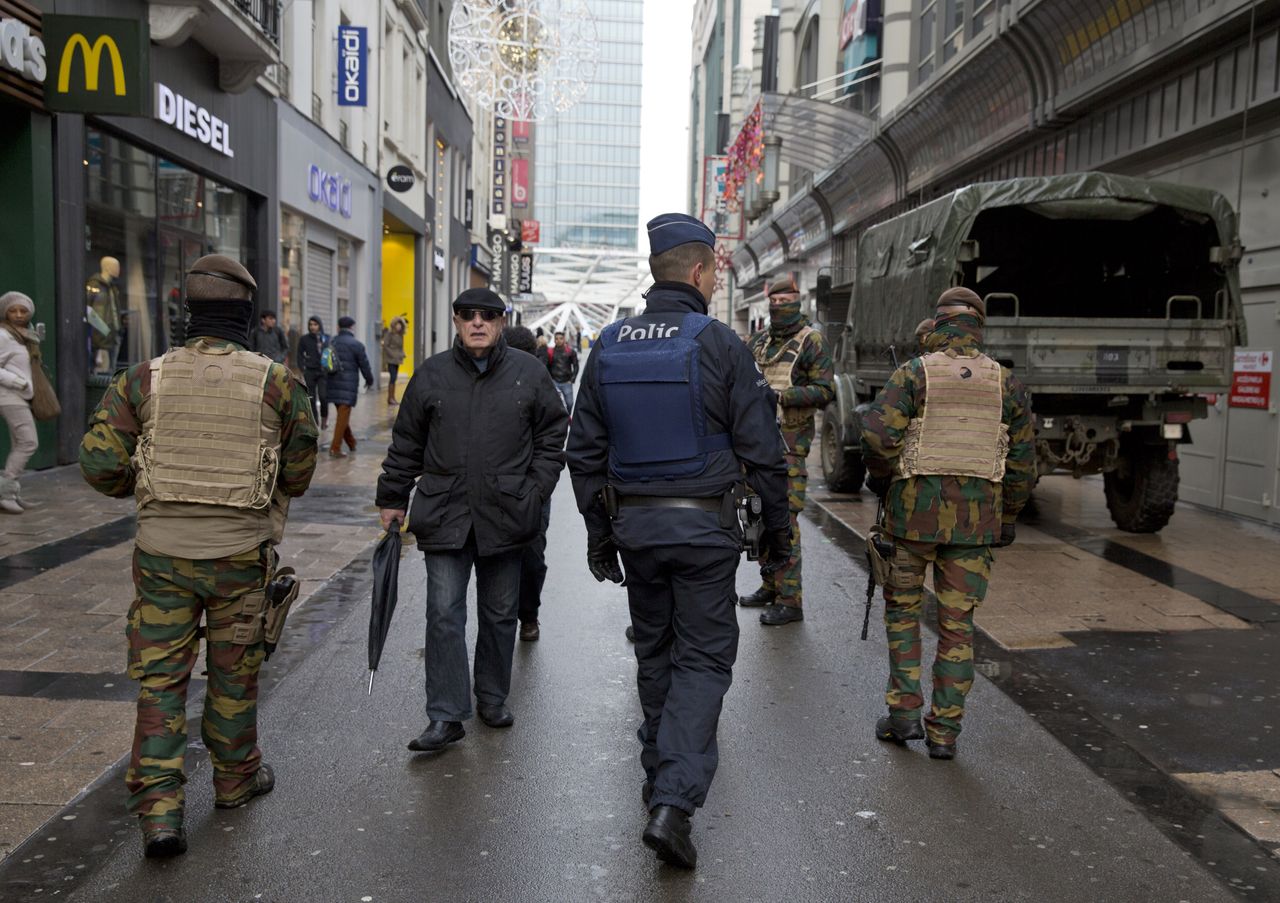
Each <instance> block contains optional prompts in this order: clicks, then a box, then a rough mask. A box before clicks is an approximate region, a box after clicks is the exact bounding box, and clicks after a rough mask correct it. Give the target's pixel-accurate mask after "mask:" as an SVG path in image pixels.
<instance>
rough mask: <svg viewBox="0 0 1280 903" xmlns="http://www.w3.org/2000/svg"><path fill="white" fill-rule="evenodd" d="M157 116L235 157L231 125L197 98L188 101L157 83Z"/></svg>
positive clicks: (203, 142) (219, 150)
mask: <svg viewBox="0 0 1280 903" xmlns="http://www.w3.org/2000/svg"><path fill="white" fill-rule="evenodd" d="M156 119H159V120H160V121H161V122H163V123H164V124H165V125H171V126H173V127H174V128H175V129H177V130H178V131H180V132H182V133H183V134H185V135H189V136H190V137H192V138H194V139H196V140H197V141H199V142H200V143H201V144H205V145H208V146H209V147H211V148H213V149H214V150H216V151H217V152H218V153H220V154H225V155H226V156H228V157H234V156H235V155H236V152H235V151H234V150H232V149H231V127H230V126H228V125H227V124H226V123H225V122H223V121H222V120H221V119H219V118H218V117H217V116H214V115H213V114H212V113H210V112H209V111H208V110H206V109H205V108H204V107H202V106H200V105H199V104H198V103H196V102H195V101H194V100H187V98H185V97H183V96H182V95H181V94H177V93H175V92H174V91H173V89H172V88H170V87H169V86H168V85H162V84H161V83H160V82H156Z"/></svg>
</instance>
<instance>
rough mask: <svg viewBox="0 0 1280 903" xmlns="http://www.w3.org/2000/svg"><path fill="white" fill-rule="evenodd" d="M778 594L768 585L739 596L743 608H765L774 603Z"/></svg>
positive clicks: (739, 602)
mask: <svg viewBox="0 0 1280 903" xmlns="http://www.w3.org/2000/svg"><path fill="white" fill-rule="evenodd" d="M777 598H778V594H777V593H775V592H774V591H773V590H771V589H769V588H768V587H767V586H762V587H760V588H759V589H758V590H756V591H755V592H754V593H752V594H751V595H749V596H739V597H738V604H739V605H741V606H742V607H743V608H763V607H764V606H766V605H772V604H773V603H774V600H775V599H777Z"/></svg>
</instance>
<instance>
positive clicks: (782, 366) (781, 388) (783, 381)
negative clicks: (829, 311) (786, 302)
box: [755, 326, 814, 429]
mask: <svg viewBox="0 0 1280 903" xmlns="http://www.w3.org/2000/svg"><path fill="white" fill-rule="evenodd" d="M813 331H814V330H813V327H812V326H806V327H804V328H803V329H801V330H800V331H799V332H797V333H796V334H795V335H793V336H791V338H789V339H787V341H786V342H784V343H783V345H782V347H781V348H780V349H779V350H778V351H776V352H775V353H774V355H773V356H772V357H770V356H769V355H768V354H767V353H766V350H765V349H767V348H768V347H769V338H768V336H767V335H766V336H765V339H764V341H763V342H762V343H761V344H760V345H758V346H757V347H756V349H755V352H756V354H755V359H756V363H757V364H759V365H760V370H761V372H763V373H764V378H765V379H766V380H768V381H769V388H771V389H773V391H774V392H775V393H776V394H777V396H778V422H779V423H781V424H782V425H783V427H784V428H786V429H796V428H797V427H801V426H804V424H805V421H807V420H808V419H809V418H810V417H812V416H813V408H800V407H793V408H784V407H783V406H782V393H783V392H785V391H786V390H787V389H790V388H791V387H792V386H793V385H795V380H794V374H795V369H796V360H797V359H798V358H799V357H800V352H801V350H802V349H803V348H804V342H805V339H807V338H808V337H809V333H811V332H813Z"/></svg>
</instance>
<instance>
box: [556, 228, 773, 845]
mask: <svg viewBox="0 0 1280 903" xmlns="http://www.w3.org/2000/svg"><path fill="white" fill-rule="evenodd" d="M648 232H649V246H650V252H651V253H650V257H649V266H650V269H651V270H652V272H653V278H654V280H655V283H654V285H653V287H652V288H650V289H649V291H648V292H647V293H646V294H645V300H646V307H645V312H644V314H642V315H640V316H638V317H628V318H626V319H625V320H620V321H618V322H615V323H612V324H610V325H609V326H608V327H606V328H605V329H604V331H603V332H602V333H601V335H600V338H599V341H598V342H597V343H596V348H595V351H594V353H593V354H592V355H591V357H590V358H588V359H587V366H586V370H585V371H584V373H583V378H582V386H581V392H580V394H579V397H578V404H577V407H576V408H575V409H574V412H573V427H572V429H571V430H570V433H569V447H568V461H569V472H570V474H571V475H572V478H573V489H574V494H575V495H576V497H577V501H578V509H579V510H580V511H581V512H582V515H583V518H584V519H585V521H586V525H587V563H588V566H589V567H590V569H591V573H592V575H593V576H594V577H595V578H596V579H597V580H605V579H608V580H612V581H613V582H615V583H621V582H622V579H623V572H622V569H620V568H619V566H618V556H619V554H621V558H622V565H623V566H624V567H625V569H626V588H627V599H628V602H629V604H630V609H631V626H632V627H633V628H634V634H635V655H636V661H637V663H638V665H639V667H638V670H637V674H636V684H637V689H638V691H639V696H640V706H641V708H642V709H643V711H644V724H643V726H642V727H641V728H640V732H639V737H640V743H641V754H640V764H641V766H642V767H643V769H644V776H645V782H644V785H643V788H642V791H641V796H642V798H643V800H644V803H645V807H646V808H647V809H648V810H649V812H650V818H649V822H648V825H647V826H646V828H645V830H644V834H643V839H644V842H645V844H646V845H648V846H649V847H650V848H652V849H653V850H655V851H656V852H657V854H658V856H659V858H661V859H662V860H663V861H665V862H669V863H673V864H675V865H679V866H683V867H686V868H693V867H694V865H695V864H696V862H697V851H696V849H695V848H694V845H693V841H692V838H691V827H690V822H689V818H690V816H692V815H693V813H694V812H695V811H696V810H697V809H698V808H699V807H700V806H702V805H703V803H704V802H705V800H706V797H707V791H708V789H709V788H710V786H711V780H712V778H713V777H714V775H715V771H716V767H717V764H718V762H719V751H718V748H717V745H716V728H717V723H718V721H719V717H720V707H721V701H722V700H723V698H724V694H725V692H726V691H727V690H728V689H729V685H730V683H731V682H732V678H733V663H734V660H735V659H736V657H737V653H738V623H737V619H736V613H735V607H734V603H735V601H736V594H735V592H734V575H735V573H736V572H737V567H738V555H739V554H740V551H741V543H742V533H741V531H740V529H739V526H738V520H737V515H736V501H737V498H738V497H739V494H740V492H741V491H742V486H741V482H742V474H743V469H744V468H745V471H746V479H747V482H748V483H749V484H750V485H751V486H752V488H753V489H754V490H755V491H756V492H757V493H758V494H759V496H760V498H761V500H762V502H763V508H764V513H763V518H764V524H765V528H766V543H767V545H768V546H769V547H770V548H771V549H775V550H778V551H779V552H783V550H785V549H786V548H787V547H788V546H789V544H790V538H789V535H788V531H787V489H786V464H785V461H784V459H783V455H784V448H783V444H782V438H781V436H779V434H778V425H777V421H776V419H775V416H774V405H775V398H774V395H773V392H772V391H771V390H770V389H769V386H768V383H767V382H766V381H765V380H764V378H763V377H762V376H761V374H760V371H759V370H757V368H756V365H755V361H754V360H753V359H752V357H751V353H750V352H749V351H748V350H747V346H746V345H744V344H743V343H742V340H741V339H739V338H738V337H737V336H736V335H735V334H734V333H733V331H732V330H731V329H729V327H728V326H725V325H724V324H723V323H720V322H719V321H717V320H715V319H712V318H711V317H709V316H707V301H706V299H707V297H708V296H709V295H710V294H711V291H712V290H713V288H714V285H715V278H716V273H715V253H714V250H713V249H714V247H715V236H714V235H713V234H712V232H711V230H710V229H708V228H707V227H706V226H705V225H703V224H702V223H701V222H699V221H698V220H696V219H694V218H693V217H690V216H685V215H684V214H681V213H669V214H663V215H662V216H659V217H657V218H656V219H653V220H651V221H650V222H649V224H648Z"/></svg>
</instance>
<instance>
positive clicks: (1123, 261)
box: [821, 172, 1246, 533]
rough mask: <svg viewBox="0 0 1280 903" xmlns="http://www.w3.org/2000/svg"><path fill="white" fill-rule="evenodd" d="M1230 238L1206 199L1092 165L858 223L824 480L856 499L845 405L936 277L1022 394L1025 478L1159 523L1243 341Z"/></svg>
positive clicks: (964, 191) (1232, 230)
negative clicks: (1033, 461)
mask: <svg viewBox="0 0 1280 903" xmlns="http://www.w3.org/2000/svg"><path fill="white" fill-rule="evenodd" d="M1240 252H1241V247H1240V242H1239V238H1238V235H1237V231H1236V218H1235V214H1234V213H1233V211H1232V209H1231V206H1230V205H1229V204H1228V203H1227V201H1226V199H1224V198H1223V197H1222V195H1220V194H1218V193H1217V192H1214V191H1209V190H1205V189H1199V188H1189V187H1186V186H1182V185H1174V184H1168V183H1162V182H1153V181H1145V180H1141V179H1134V178H1127V177H1122V176H1116V175H1110V174H1106V173H1098V172H1089V173H1079V174H1074V175H1065V176H1053V177H1047V178H1032V179H1014V180H1010V181H1005V182H988V183H980V184H974V185H969V186H967V187H965V188H961V189H959V190H957V191H954V192H952V193H951V194H948V195H946V196H945V197H941V198H939V199H937V200H935V201H932V202H930V203H928V204H925V205H923V206H921V207H919V208H917V209H915V210H912V211H910V212H908V213H904V214H902V215H900V216H898V217H896V218H894V219H891V220H888V221H886V222H884V223H880V224H878V225H875V226H872V227H871V228H869V229H867V230H866V231H865V232H864V233H863V234H862V236H861V237H860V239H859V241H858V246H857V261H856V268H855V274H856V275H855V277H854V280H853V284H852V286H851V296H850V302H849V310H848V315H847V318H846V321H845V324H844V328H843V330H841V331H839V333H838V335H837V336H836V337H835V342H834V357H835V361H836V400H835V402H833V403H832V405H831V406H830V407H829V408H828V409H827V410H826V411H825V413H824V418H823V428H822V438H821V443H822V447H821V451H822V465H823V470H824V471H825V475H826V479H827V484H828V485H829V486H830V487H831V488H833V489H835V490H837V491H847V492H852V491H856V490H857V489H858V488H859V487H860V486H861V484H862V481H863V478H864V476H865V470H864V468H863V465H862V460H861V457H860V453H859V445H858V437H859V411H860V409H865V406H866V405H867V404H869V403H870V402H871V400H872V399H873V398H874V397H875V394H876V392H877V391H879V389H880V388H881V387H882V386H883V385H884V383H885V381H886V380H887V379H888V377H889V376H890V374H891V373H892V372H893V364H892V363H891V360H890V356H889V354H888V353H887V352H888V349H889V348H890V346H892V347H893V348H895V349H896V351H897V355H898V357H899V358H901V359H902V360H903V361H905V360H906V359H907V358H908V357H910V356H911V355H913V354H914V353H915V339H914V335H913V333H914V330H915V327H916V324H917V323H918V322H919V321H920V320H922V319H924V318H926V317H929V316H931V315H932V313H933V308H934V302H935V301H936V300H937V297H938V295H940V294H941V293H942V292H943V291H944V290H945V289H946V288H947V287H948V286H953V285H963V286H966V287H968V288H971V289H973V290H974V291H975V292H977V293H978V294H979V295H981V296H982V297H983V298H984V299H985V300H986V303H987V323H986V329H985V343H986V348H987V352H988V353H989V354H990V355H991V356H992V357H994V358H996V359H997V360H999V361H1000V362H1001V363H1003V364H1005V365H1006V366H1008V367H1010V368H1012V369H1013V371H1014V373H1016V374H1017V375H1018V376H1019V377H1020V378H1021V379H1022V381H1023V382H1024V383H1026V384H1027V386H1028V387H1029V388H1030V389H1031V391H1032V396H1033V402H1032V406H1033V408H1034V411H1035V414H1036V454H1037V459H1038V464H1039V469H1040V473H1041V474H1046V473H1051V472H1053V471H1058V470H1062V471H1068V472H1070V473H1072V474H1074V475H1075V476H1076V477H1080V476H1083V475H1085V474H1096V473H1101V474H1103V479H1104V486H1105V490H1106V500H1107V507H1108V509H1109V510H1110V512H1111V517H1112V519H1113V520H1114V521H1115V523H1116V525H1117V526H1118V527H1120V528H1121V529H1122V530H1127V531H1129V532H1133V533H1152V532H1155V531H1158V530H1160V529H1161V528H1162V527H1163V526H1164V525H1165V524H1166V523H1168V521H1169V518H1170V517H1171V516H1172V514H1173V510H1174V505H1175V503H1176V502H1177V497H1178V455H1177V446H1178V445H1179V444H1180V443H1187V442H1190V441H1191V424H1192V422H1193V421H1195V420H1198V419H1200V418H1203V417H1205V416H1206V415H1207V408H1206V400H1205V396H1206V395H1207V394H1210V393H1221V392H1226V391H1227V390H1228V388H1229V387H1230V385H1231V372H1232V362H1233V349H1234V346H1236V345H1242V344H1245V342H1246V337H1245V323H1244V311H1243V308H1242V306H1241V301H1240V280H1239V267H1238V264H1239V260H1240Z"/></svg>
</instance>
